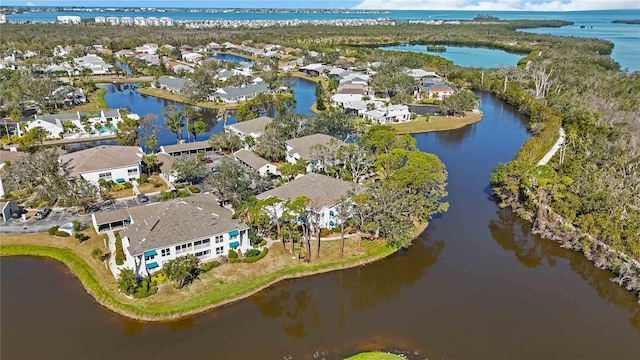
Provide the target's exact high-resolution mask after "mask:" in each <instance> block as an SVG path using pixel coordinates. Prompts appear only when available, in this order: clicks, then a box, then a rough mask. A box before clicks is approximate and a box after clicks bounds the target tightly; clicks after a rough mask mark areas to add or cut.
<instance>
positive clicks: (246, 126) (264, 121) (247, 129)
mask: <svg viewBox="0 0 640 360" xmlns="http://www.w3.org/2000/svg"><path fill="white" fill-rule="evenodd" d="M272 121H273V118H270V117H268V116H261V117H259V118H255V119H251V120H246V121H240V122H238V123H235V124H231V125H228V126H227V127H228V128H233V129H234V130H236V131H238V132H241V133H243V134H246V135H248V134H251V133H261V132H264V129H266V128H267V125H269V124H271V122H272Z"/></svg>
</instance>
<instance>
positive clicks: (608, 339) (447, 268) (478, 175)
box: [0, 94, 640, 360]
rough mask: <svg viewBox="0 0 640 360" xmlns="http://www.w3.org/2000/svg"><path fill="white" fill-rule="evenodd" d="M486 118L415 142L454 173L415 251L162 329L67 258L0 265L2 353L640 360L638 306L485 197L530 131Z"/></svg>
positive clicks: (498, 108) (486, 102) (505, 118)
mask: <svg viewBox="0 0 640 360" xmlns="http://www.w3.org/2000/svg"><path fill="white" fill-rule="evenodd" d="M481 109H482V111H483V112H484V119H483V120H482V121H481V122H479V123H477V124H474V125H470V126H468V127H465V128H462V129H458V130H453V131H446V132H437V133H429V134H419V135H416V139H417V142H418V146H419V147H420V149H422V150H424V151H429V152H433V153H435V154H437V155H438V156H439V157H440V159H442V161H443V162H444V163H445V164H446V166H447V170H448V171H449V186H448V191H449V194H450V195H449V197H448V201H449V202H450V205H451V206H450V209H449V211H448V212H447V213H445V214H443V215H441V216H439V217H438V218H436V219H434V220H433V221H432V223H431V224H430V226H429V227H428V229H427V230H426V231H425V233H423V234H422V235H421V236H420V237H419V238H418V239H417V240H416V241H415V243H414V245H413V246H411V247H410V248H409V249H408V250H406V251H400V252H399V253H397V254H395V255H393V256H390V257H388V258H386V259H384V260H381V261H378V262H376V263H373V264H369V265H366V266H361V267H358V268H354V269H350V270H344V271H336V272H332V273H328V274H322V275H318V276H312V277H307V278H302V279H297V280H290V281H284V282H281V283H278V284H276V285H274V286H271V287H270V288H268V289H267V290H265V291H263V292H261V293H259V294H257V295H255V296H252V297H250V298H248V299H246V300H243V301H240V302H238V303H235V304H232V305H229V306H225V307H223V308H220V309H217V310H213V311H210V312H207V313H203V314H200V315H197V316H193V317H190V318H187V319H184V320H181V321H174V322H167V323H158V324H156V323H140V322H136V321H132V320H128V319H125V318H122V317H120V316H118V315H117V314H114V313H111V312H109V311H107V310H105V309H103V308H102V307H101V306H100V305H98V304H97V303H95V302H94V301H93V300H92V298H91V297H90V296H89V295H87V294H86V293H85V292H84V291H83V289H82V287H81V285H80V283H79V281H77V279H76V278H75V277H74V276H73V275H72V274H70V273H69V271H68V270H67V269H66V268H65V267H64V265H62V264H60V263H56V262H52V261H48V260H41V259H34V258H28V257H20V258H3V259H2V272H1V291H2V292H1V293H2V303H1V304H0V306H1V308H0V314H1V315H2V317H1V321H2V334H1V337H2V338H1V340H2V348H1V354H0V355H1V358H2V359H79V358H91V359H140V358H154V359H194V358H197V359H211V358H215V359H255V358H260V359H282V358H290V357H291V358H292V359H313V358H314V357H313V354H314V353H315V352H316V351H320V352H325V353H328V356H327V358H328V359H339V358H342V357H344V356H346V355H350V354H353V353H355V352H358V351H362V350H368V349H403V350H407V351H409V352H410V353H411V354H413V353H414V352H415V353H417V354H418V356H419V358H421V359H424V358H429V359H435V358H437V359H441V358H442V359H523V360H524V359H637V358H638V354H640V306H638V305H637V304H636V302H635V297H634V296H633V295H632V294H631V293H629V292H627V291H625V290H623V289H622V288H620V287H618V286H617V285H615V284H614V283H612V282H611V281H609V278H610V274H609V273H608V272H606V271H602V270H598V269H596V268H595V267H594V266H593V265H592V264H591V263H590V262H588V261H587V260H586V259H585V258H584V257H583V256H582V255H581V254H579V253H576V252H572V251H569V250H566V249H562V248H560V247H559V246H557V245H556V244H555V243H553V242H551V241H547V240H543V239H541V238H539V237H537V236H532V235H531V234H530V231H529V230H530V224H528V223H527V222H525V221H522V220H520V219H518V218H517V217H516V216H514V215H513V214H512V213H511V212H510V211H509V210H506V209H500V208H498V206H497V205H496V204H495V203H494V202H493V201H492V200H491V199H490V197H489V195H490V192H491V191H490V188H489V186H488V184H489V177H490V173H491V170H492V169H493V167H494V166H496V165H497V164H498V163H500V162H506V161H508V160H510V159H512V158H513V154H514V153H515V152H516V151H517V150H518V149H519V148H520V146H521V145H522V143H523V142H524V141H525V140H526V139H527V138H528V136H529V134H528V133H527V130H526V127H525V124H524V119H523V118H522V117H521V116H520V115H519V114H518V113H517V112H516V110H515V109H513V108H511V107H510V106H508V105H505V104H503V103H502V102H500V101H499V100H497V99H496V98H495V97H493V96H491V95H488V94H482V95H481Z"/></svg>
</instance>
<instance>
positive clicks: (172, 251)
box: [91, 194, 252, 276]
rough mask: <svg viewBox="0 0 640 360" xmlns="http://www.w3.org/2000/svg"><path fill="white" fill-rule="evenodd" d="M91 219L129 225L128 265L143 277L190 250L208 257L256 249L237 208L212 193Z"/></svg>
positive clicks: (103, 224)
mask: <svg viewBox="0 0 640 360" xmlns="http://www.w3.org/2000/svg"><path fill="white" fill-rule="evenodd" d="M91 218H92V222H93V226H94V227H95V229H96V231H97V232H101V231H105V230H110V229H114V228H123V227H124V230H122V231H121V232H120V235H121V237H122V244H123V250H124V251H125V255H126V258H127V260H126V264H127V265H131V266H132V267H133V269H132V270H133V271H134V272H135V273H136V274H138V275H140V276H146V275H147V274H149V273H154V272H156V271H158V270H160V269H162V266H163V265H164V264H166V262H167V261H169V260H173V259H175V258H177V257H180V256H185V255H187V254H191V255H194V256H196V257H197V258H198V259H200V260H201V261H207V260H213V259H215V258H218V257H220V256H223V255H225V256H226V255H227V254H228V252H229V250H231V249H233V250H236V251H241V252H245V251H246V250H248V249H250V248H252V246H251V244H250V242H249V235H248V230H249V227H248V226H247V225H245V224H243V223H242V222H239V221H237V220H234V219H231V212H230V211H229V210H227V209H224V208H222V207H220V206H219V205H218V204H217V202H216V200H215V198H214V197H213V196H212V195H210V194H202V195H197V196H191V197H189V198H188V199H187V198H184V199H176V200H172V201H168V202H159V203H154V204H150V205H147V206H138V207H132V208H128V209H118V210H114V211H109V212H104V213H94V214H92V215H91ZM114 275H116V274H114Z"/></svg>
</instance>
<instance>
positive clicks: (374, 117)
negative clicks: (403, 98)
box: [362, 104, 411, 125]
mask: <svg viewBox="0 0 640 360" xmlns="http://www.w3.org/2000/svg"><path fill="white" fill-rule="evenodd" d="M362 117H363V118H364V119H365V120H370V121H371V122H375V123H378V124H382V125H385V124H392V123H398V122H407V121H410V120H411V111H409V107H408V106H407V105H399V104H398V105H384V106H380V107H377V108H376V109H373V110H368V111H365V112H364V113H363V116H362Z"/></svg>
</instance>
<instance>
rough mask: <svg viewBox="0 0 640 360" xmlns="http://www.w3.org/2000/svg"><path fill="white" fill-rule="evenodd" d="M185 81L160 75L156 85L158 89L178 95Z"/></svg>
mask: <svg viewBox="0 0 640 360" xmlns="http://www.w3.org/2000/svg"><path fill="white" fill-rule="evenodd" d="M185 83H186V79H184V78H176V77H173V76H167V75H162V76H160V78H158V85H159V87H160V89H162V90H166V91H170V92H172V93H176V94H179V93H181V92H182V90H183V89H184V85H185Z"/></svg>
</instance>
